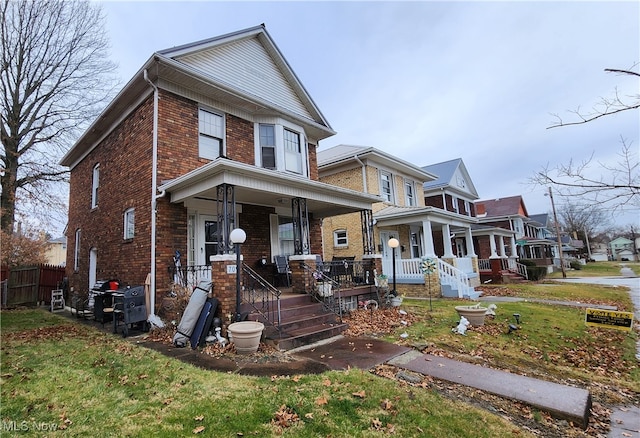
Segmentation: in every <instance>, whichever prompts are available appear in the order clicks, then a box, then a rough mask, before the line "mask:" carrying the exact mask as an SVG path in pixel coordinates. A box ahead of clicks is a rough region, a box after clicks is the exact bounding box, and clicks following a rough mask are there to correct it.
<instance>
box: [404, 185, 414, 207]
mask: <svg viewBox="0 0 640 438" xmlns="http://www.w3.org/2000/svg"><path fill="white" fill-rule="evenodd" d="M407 189H409V190H407ZM409 192H411V195H409ZM404 202H405V204H406V205H407V206H408V207H415V206H416V205H417V203H416V185H415V183H414V181H412V180H409V179H405V180H404Z"/></svg>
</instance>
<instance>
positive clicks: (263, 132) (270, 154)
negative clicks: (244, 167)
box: [260, 125, 276, 169]
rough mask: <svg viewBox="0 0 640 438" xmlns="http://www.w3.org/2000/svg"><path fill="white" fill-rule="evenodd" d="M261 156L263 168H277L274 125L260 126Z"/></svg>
mask: <svg viewBox="0 0 640 438" xmlns="http://www.w3.org/2000/svg"><path fill="white" fill-rule="evenodd" d="M260 154H261V157H262V167H264V168H265V169H275V168H276V128H275V126H274V125H260Z"/></svg>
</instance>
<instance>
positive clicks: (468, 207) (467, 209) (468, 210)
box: [464, 201, 471, 216]
mask: <svg viewBox="0 0 640 438" xmlns="http://www.w3.org/2000/svg"><path fill="white" fill-rule="evenodd" d="M464 212H465V213H466V214H467V216H471V204H469V201H464Z"/></svg>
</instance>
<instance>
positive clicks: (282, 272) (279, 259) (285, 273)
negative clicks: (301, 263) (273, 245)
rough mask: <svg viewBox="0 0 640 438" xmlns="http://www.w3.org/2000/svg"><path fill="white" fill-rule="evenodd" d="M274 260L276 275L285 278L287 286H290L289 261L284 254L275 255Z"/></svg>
mask: <svg viewBox="0 0 640 438" xmlns="http://www.w3.org/2000/svg"><path fill="white" fill-rule="evenodd" d="M274 260H275V262H276V276H277V278H279V279H281V278H282V277H284V278H285V279H286V280H287V287H291V269H289V261H288V260H287V258H286V257H285V256H275V257H274Z"/></svg>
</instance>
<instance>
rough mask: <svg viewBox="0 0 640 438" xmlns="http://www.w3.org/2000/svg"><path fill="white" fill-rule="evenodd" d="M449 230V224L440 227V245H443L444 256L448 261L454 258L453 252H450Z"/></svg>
mask: <svg viewBox="0 0 640 438" xmlns="http://www.w3.org/2000/svg"><path fill="white" fill-rule="evenodd" d="M450 236H451V229H450V228H449V224H443V225H442V244H443V245H444V255H443V257H446V258H448V259H452V258H453V257H454V255H453V251H451V237H450Z"/></svg>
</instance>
